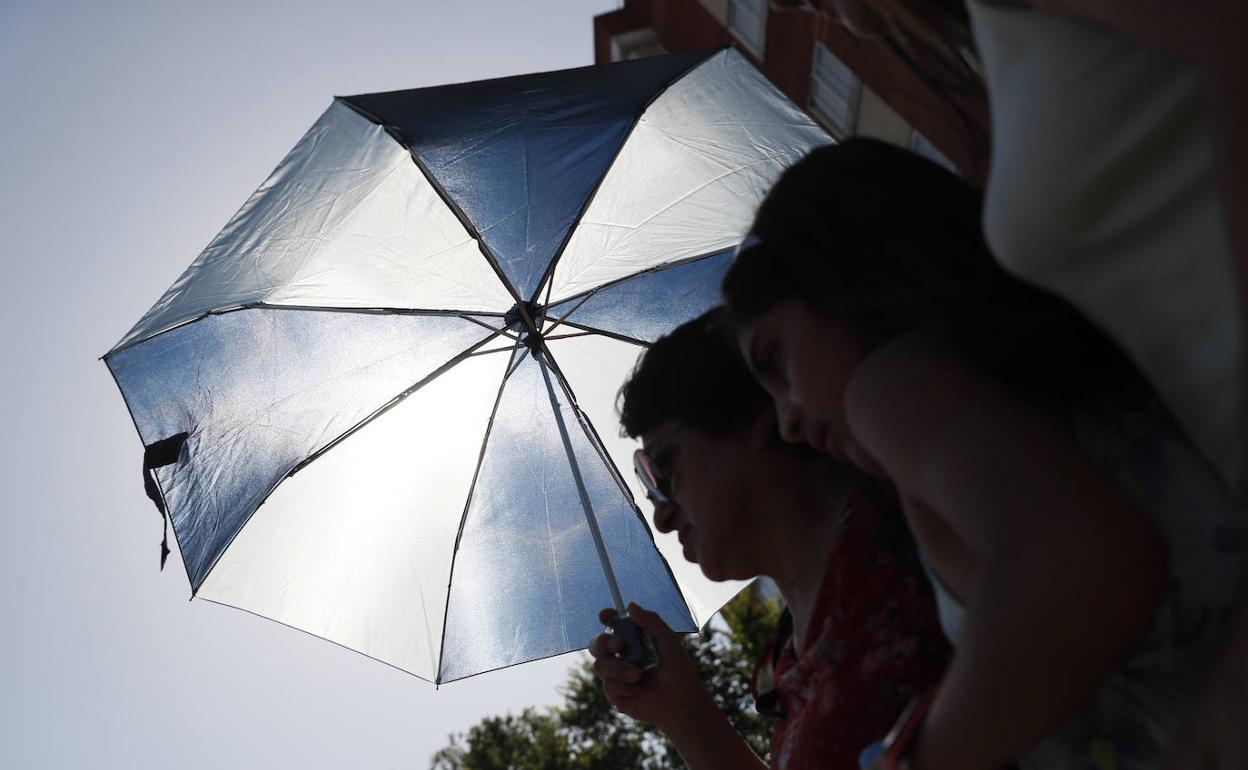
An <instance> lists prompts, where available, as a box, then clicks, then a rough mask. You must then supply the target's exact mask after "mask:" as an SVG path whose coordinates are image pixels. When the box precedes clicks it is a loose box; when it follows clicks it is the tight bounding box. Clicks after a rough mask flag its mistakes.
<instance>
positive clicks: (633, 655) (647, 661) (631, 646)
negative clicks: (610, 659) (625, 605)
mask: <svg viewBox="0 0 1248 770" xmlns="http://www.w3.org/2000/svg"><path fill="white" fill-rule="evenodd" d="M608 626H609V627H610V628H611V632H612V633H614V634H615V635H616V636H618V637H619V638H620V641H622V642H624V649H623V650H621V651H620V652H618V653H616V656H615V657H616V659H618V660H622V661H624V662H625V663H631V664H633V665H634V666H637V667H638V668H640V669H641V670H642V671H650V670H651V669H654V668H658V666H659V653H658V651H656V650H655V649H654V642H653V641H651V640H650V637H649V636H648V635H646V632H645V631H642V630H641V626H639V625H637V621H635V620H633V619H632V618H630V617H629V616H628V614H627V613H625V614H623V615H618V616H616V618H615V619H614V620H612V621H611V622H610V623H609V624H608Z"/></svg>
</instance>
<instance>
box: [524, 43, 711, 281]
mask: <svg viewBox="0 0 1248 770" xmlns="http://www.w3.org/2000/svg"><path fill="white" fill-rule="evenodd" d="M729 49H730V47H729V46H722V47H720V48H714V49H711V50H709V51H708V52H707V53H706V55H705V56H703V57H702V58H701V59H698V60H697V61H696V62H695V63H693V64H691V65H689V67H688V68H687V69H685V70H684V71H683V72H681V73H680V74H679V75H676V76H675V77H673V78H672V79H671V80H669V81H668V82H667V83H666V84H664V85H663V86H662V87H661V88H658V89H656V90H655V92H654V93H653V94H651V96H650V98H649V99H647V100H646V103H645V104H643V105H641V108H640V109H638V110H637V114H636V115H634V116H633V122H632V125H630V126H629V127H628V132H627V133H625V134H624V138H623V140H621V141H620V146H619V147H617V148H616V149H615V154H614V155H613V156H612V157H611V162H610V163H608V164H607V165H606V166H605V167H604V169H603V172H602V176H600V177H598V181H597V183H595V184H594V189H593V190H592V191H591V192H590V193H589V195H588V196H586V198H585V203H584V204H582V206H581V210H580V211H578V212H577V213H576V216H575V217H574V218H573V219H572V224H571V226H569V227H568V232H567V234H566V235H564V236H563V242H562V243H560V244H559V249H558V250H557V251H556V252H555V254H554V256H553V257H551V259H550V264H549V265H547V266H546V270H545V271H544V272H543V273H542V277H541V279H540V280H539V281H538V283H537V288H536V289H535V290H534V291H533V296H531V297H530V298H529V300H530V301H534V300H536V299H537V297H538V296H539V295H540V294H541V293H542V288H543V287H544V286H545V285H546V284H547V282H550V283H553V282H554V275H555V268H556V267H557V266H558V265H559V260H560V258H562V257H563V253H564V251H565V250H566V249H567V247H568V243H570V242H571V240H572V236H573V235H574V234H575V233H576V228H577V226H578V225H580V223H581V219H582V217H584V216H585V214H586V212H588V211H589V207H590V206H591V205H593V202H594V200H595V199H596V198H597V197H598V191H599V190H600V189H602V183H603V182H604V181H605V180H606V178H607V175H608V174H610V173H611V168H612V167H613V166H614V165H615V162H616V161H617V160H619V157H620V153H621V152H623V151H624V147H625V145H627V144H628V140H629V139H631V138H632V136H633V132H634V131H636V130H637V125H638V124H639V123H641V119H642V118H643V117H644V116H645V114H646V111H647V110H649V109H650V107H651V105H653V104H654V103H655V102H656V101H657V100H658V99H659V98H661V97H662V96H663V95H664V94H666V93H667V92H668V90H669V89H670V88H671V87H672V86H674V85H675V84H676V83H679V82H680V81H681V80H684V79H685V78H686V77H687V76H688V75H689V73H691V72H693V71H694V70H696V69H698V68H699V67H701V66H703V65H704V64H706V63H707V62H709V61H711V60H712V59H714V58H715V57H716V56H719V55H720V54H722V53H723V52H725V51H727V50H729Z"/></svg>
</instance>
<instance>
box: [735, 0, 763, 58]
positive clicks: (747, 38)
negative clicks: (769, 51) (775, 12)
mask: <svg viewBox="0 0 1248 770" xmlns="http://www.w3.org/2000/svg"><path fill="white" fill-rule="evenodd" d="M728 29H730V30H732V34H734V35H736V36H737V39H738V40H740V41H741V43H742V44H743V45H744V46H745V47H746V49H747V50H748V51H749V52H750V53H752V54H754V55H755V56H756V57H758V58H759V59H760V60H761V59H762V58H763V51H764V49H765V48H766V44H767V0H728Z"/></svg>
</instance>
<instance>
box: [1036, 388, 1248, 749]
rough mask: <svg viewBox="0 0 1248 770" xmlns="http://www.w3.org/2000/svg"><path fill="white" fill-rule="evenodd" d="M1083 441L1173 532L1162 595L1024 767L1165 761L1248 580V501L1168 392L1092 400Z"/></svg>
mask: <svg viewBox="0 0 1248 770" xmlns="http://www.w3.org/2000/svg"><path fill="white" fill-rule="evenodd" d="M1076 436H1077V438H1078V441H1079V445H1080V447H1082V448H1083V450H1084V451H1085V452H1087V453H1088V455H1089V456H1090V457H1092V458H1093V459H1094V460H1095V461H1096V462H1097V463H1098V464H1100V465H1101V466H1102V467H1104V468H1105V469H1106V470H1108V471H1109V472H1110V473H1111V474H1112V475H1113V476H1114V478H1116V479H1117V480H1118V482H1119V483H1120V484H1121V485H1122V487H1123V488H1124V489H1125V490H1126V491H1127V492H1128V493H1129V494H1131V495H1132V496H1133V497H1134V498H1135V500H1136V502H1138V503H1139V504H1140V506H1141V507H1142V508H1143V509H1144V510H1145V512H1146V513H1147V514H1148V516H1149V518H1150V519H1151V520H1152V522H1153V524H1154V525H1156V527H1157V529H1158V530H1159V531H1160V532H1161V536H1162V539H1163V540H1164V541H1165V543H1166V550H1167V556H1168V559H1169V564H1168V568H1167V580H1166V585H1165V589H1164V591H1163V594H1162V598H1161V604H1160V605H1159V606H1158V608H1157V612H1156V614H1155V615H1154V616H1153V622H1152V624H1151V625H1150V626H1149V628H1148V630H1147V631H1146V632H1145V633H1144V635H1143V636H1141V637H1140V639H1138V640H1137V641H1136V643H1135V645H1134V646H1133V647H1132V648H1131V650H1129V651H1128V653H1127V655H1126V656H1125V657H1124V658H1123V660H1122V662H1121V663H1120V664H1119V665H1118V666H1117V667H1116V668H1115V669H1114V670H1113V671H1112V672H1111V673H1110V675H1109V676H1108V677H1107V678H1106V680H1105V681H1104V683H1103V684H1102V685H1101V688H1100V690H1099V691H1098V692H1097V693H1096V694H1095V695H1094V696H1093V698H1092V699H1091V700H1089V701H1088V702H1087V703H1086V704H1084V706H1083V707H1082V708H1081V709H1080V711H1079V713H1078V714H1076V715H1075V717H1074V718H1072V719H1071V720H1070V721H1069V722H1067V723H1066V724H1065V725H1063V726H1062V727H1060V728H1059V729H1057V730H1055V731H1054V732H1053V733H1051V734H1050V735H1048V736H1046V737H1045V738H1044V739H1042V740H1041V741H1040V742H1039V743H1038V744H1037V745H1036V746H1035V747H1034V748H1033V749H1032V750H1030V751H1029V752H1027V753H1026V754H1025V755H1024V756H1023V757H1022V758H1021V759H1020V761H1019V765H1020V767H1022V768H1023V770H1059V769H1060V770H1158V768H1160V767H1161V766H1162V764H1163V762H1164V760H1165V757H1166V754H1167V753H1168V750H1169V748H1170V745H1171V743H1172V742H1173V740H1174V737H1175V735H1176V733H1177V732H1178V730H1179V729H1180V728H1181V727H1182V724H1183V721H1184V720H1185V719H1186V718H1187V717H1188V715H1189V714H1190V713H1191V707H1192V703H1193V702H1194V699H1195V694H1196V690H1197V688H1198V687H1199V686H1200V682H1201V680H1202V679H1203V677H1204V674H1205V671H1206V669H1207V668H1208V666H1209V664H1210V663H1211V662H1212V661H1213V658H1214V655H1215V653H1216V652H1217V649H1218V646H1219V643H1220V641H1221V639H1222V634H1223V630H1224V628H1225V624H1226V620H1227V617H1228V615H1229V612H1230V610H1231V608H1232V607H1233V605H1234V603H1235V600H1236V597H1237V595H1238V590H1239V587H1240V586H1241V585H1242V584H1243V583H1242V581H1243V568H1244V565H1243V549H1244V542H1245V538H1246V537H1248V515H1246V510H1245V506H1244V505H1243V503H1241V502H1240V501H1238V500H1237V499H1236V498H1235V497H1234V496H1233V495H1232V494H1231V493H1230V492H1229V491H1228V489H1227V487H1226V486H1225V484H1223V482H1222V480H1221V479H1220V478H1219V476H1218V475H1217V473H1216V471H1215V470H1214V468H1213V467H1212V466H1210V465H1209V464H1208V463H1207V462H1205V460H1204V459H1203V458H1201V456H1200V455H1199V454H1197V452H1196V451H1195V449H1193V448H1192V446H1191V444H1190V443H1189V442H1188V441H1187V440H1186V439H1185V438H1184V437H1183V436H1182V435H1181V434H1180V433H1179V430H1178V428H1177V426H1176V425H1175V424H1174V422H1173V420H1171V418H1170V417H1169V416H1168V415H1167V414H1166V413H1165V411H1164V409H1162V408H1161V407H1160V405H1159V404H1156V403H1153V404H1151V405H1149V406H1148V407H1145V408H1141V409H1111V408H1100V409H1087V410H1085V411H1084V412H1083V413H1081V414H1080V415H1079V417H1078V419H1077V421H1076Z"/></svg>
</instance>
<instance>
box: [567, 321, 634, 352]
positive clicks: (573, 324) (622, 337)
mask: <svg viewBox="0 0 1248 770" xmlns="http://www.w3.org/2000/svg"><path fill="white" fill-rule="evenodd" d="M562 323H563V324H564V325H566V326H571V327H572V328H573V329H580V330H581V331H583V332H589V333H590V334H601V335H602V336H604V337H610V338H611V339H613V340H619V341H620V342H627V343H629V344H630V345H637V346H640V347H643V348H648V347H650V343H649V342H646V341H645V340H639V339H637V338H636V337H630V336H628V335H627V334H620V333H619V332H609V331H607V330H606V329H599V328H598V327H596V326H586V325H585V324H581V323H577V322H576V321H568V320H566V319H565V320H563V321H562Z"/></svg>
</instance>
